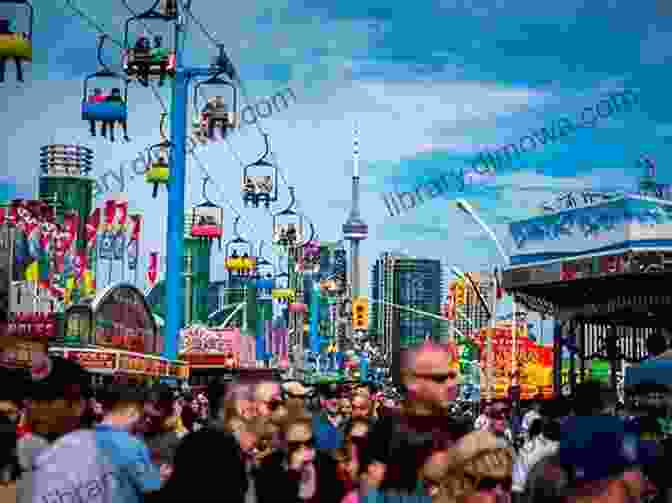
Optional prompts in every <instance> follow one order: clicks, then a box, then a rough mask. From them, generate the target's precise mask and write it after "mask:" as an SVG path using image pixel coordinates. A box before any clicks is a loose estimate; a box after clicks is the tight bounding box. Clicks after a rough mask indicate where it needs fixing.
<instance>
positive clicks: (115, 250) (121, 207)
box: [112, 201, 128, 261]
mask: <svg viewBox="0 0 672 503" xmlns="http://www.w3.org/2000/svg"><path fill="white" fill-rule="evenodd" d="M115 209H116V212H115V214H116V222H115V225H114V242H113V245H112V255H113V256H114V260H117V261H119V260H123V259H124V255H125V253H126V230H127V224H126V219H127V217H128V201H116V208H115Z"/></svg>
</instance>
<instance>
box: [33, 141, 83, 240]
mask: <svg viewBox="0 0 672 503" xmlns="http://www.w3.org/2000/svg"><path fill="white" fill-rule="evenodd" d="M92 162H93V151H92V150H91V149H89V148H87V147H82V146H79V145H47V146H44V147H42V148H41V149H40V167H41V169H42V175H41V176H40V187H39V190H40V194H39V197H40V199H41V200H42V201H45V202H47V203H49V204H51V205H53V206H54V207H55V208H56V217H57V219H58V221H59V222H63V215H64V214H65V213H66V212H70V211H74V212H76V213H77V215H78V216H79V229H78V239H77V249H84V248H85V247H86V219H87V218H88V217H89V215H90V214H91V212H92V210H93V206H94V205H93V187H94V184H95V180H94V179H93V178H92V177H90V176H88V174H89V173H90V171H91V169H92Z"/></svg>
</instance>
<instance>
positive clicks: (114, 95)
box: [100, 87, 131, 141]
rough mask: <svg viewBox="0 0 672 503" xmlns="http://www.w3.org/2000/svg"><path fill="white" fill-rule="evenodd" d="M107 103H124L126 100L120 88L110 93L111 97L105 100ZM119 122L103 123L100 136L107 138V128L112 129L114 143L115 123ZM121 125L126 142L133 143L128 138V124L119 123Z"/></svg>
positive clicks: (111, 138) (111, 135)
mask: <svg viewBox="0 0 672 503" xmlns="http://www.w3.org/2000/svg"><path fill="white" fill-rule="evenodd" d="M105 102H107V103H124V98H123V97H122V96H121V89H119V88H118V87H115V88H114V89H112V92H111V93H110V95H109V96H107V97H106V98H105ZM115 122H117V121H103V126H102V128H101V132H100V134H101V135H102V136H103V138H107V128H108V126H109V128H110V141H114V123H115ZM119 123H120V124H121V127H122V129H123V131H124V140H125V141H131V139H130V138H129V137H128V123H127V122H126V121H125V120H123V121H119Z"/></svg>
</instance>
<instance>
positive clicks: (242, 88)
mask: <svg viewBox="0 0 672 503" xmlns="http://www.w3.org/2000/svg"><path fill="white" fill-rule="evenodd" d="M182 3H183V7H185V9H184V10H185V11H186V13H187V15H188V16H189V17H190V18H191V19H192V21H194V23H196V25H197V26H198V27H199V28H200V29H201V31H202V32H203V34H204V35H205V37H206V38H207V39H208V40H210V42H211V43H212V44H213V45H214V46H215V47H216V48H220V47H221V46H222V44H221V43H220V42H219V41H218V40H217V39H215V38H214V37H213V36H212V35H211V34H210V32H208V30H207V29H206V28H205V26H204V25H203V23H202V22H201V21H200V20H199V19H198V18H197V17H196V15H195V14H194V13H193V12H192V11H191V8H187V7H186V6H184V2H182ZM236 73H237V72H236ZM236 80H237V81H238V86H239V87H240V91H241V94H242V95H243V98H245V102H246V104H247V106H252V105H251V104H250V101H251V100H250V97H249V95H248V93H247V89H246V86H245V83H244V82H243V80H242V79H241V78H240V75H238V78H237V79H236ZM255 126H256V128H257V131H258V132H259V134H260V135H261V136H262V137H263V136H264V135H266V134H267V133H266V131H265V130H264V129H263V128H262V126H261V117H258V118H257V121H256V122H255ZM270 157H271V159H272V160H273V164H274V165H275V166H276V167H277V169H278V173H279V174H280V179H281V180H282V181H283V182H284V184H285V185H286V186H287V187H289V182H288V181H287V178H286V177H285V173H284V172H283V170H282V168H281V167H280V165H279V164H278V160H277V157H276V155H275V153H274V152H271V153H270ZM297 202H298V201H297Z"/></svg>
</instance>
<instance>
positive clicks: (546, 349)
mask: <svg viewBox="0 0 672 503" xmlns="http://www.w3.org/2000/svg"><path fill="white" fill-rule="evenodd" d="M517 330H518V339H517V351H516V353H517V361H518V363H517V367H518V383H519V384H520V387H521V398H522V399H523V400H529V399H531V398H533V397H534V396H535V395H536V394H537V393H541V394H542V395H543V396H544V397H550V396H551V395H552V392H553V348H552V347H551V346H540V345H538V344H537V343H536V342H534V341H532V340H531V339H529V338H528V336H527V325H520V326H518V327H517ZM488 331H492V329H482V330H481V332H480V334H479V336H478V337H476V340H475V342H476V344H477V345H478V346H479V352H480V356H481V372H482V375H481V382H482V383H483V382H486V381H485V379H486V376H487V371H486V370H485V369H487V365H488V359H487V357H488V355H487V352H486V349H487V333H488ZM491 333H492V332H491ZM492 350H493V354H494V367H495V371H494V376H495V385H494V389H495V395H496V397H497V398H506V397H507V394H508V387H509V385H510V384H511V374H512V370H513V367H512V366H513V337H512V330H511V327H506V328H497V329H495V331H494V333H493V337H492Z"/></svg>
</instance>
